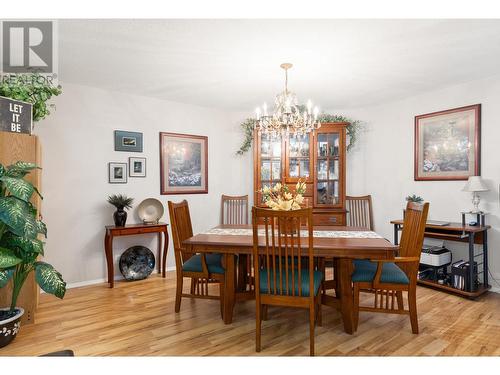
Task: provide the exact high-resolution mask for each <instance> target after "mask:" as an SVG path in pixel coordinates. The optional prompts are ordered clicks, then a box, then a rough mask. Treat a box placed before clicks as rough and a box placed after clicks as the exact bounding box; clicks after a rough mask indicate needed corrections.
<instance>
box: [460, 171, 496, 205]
mask: <svg viewBox="0 0 500 375" xmlns="http://www.w3.org/2000/svg"><path fill="white" fill-rule="evenodd" d="M488 190H490V189H488V187H487V186H486V185H485V184H484V181H483V180H482V179H481V176H469V180H468V181H467V183H466V184H465V186H464V187H463V189H462V191H469V192H471V193H472V204H473V205H474V209H473V210H472V211H471V213H480V212H481V210H480V209H479V202H480V201H481V198H480V197H479V192H480V191H488Z"/></svg>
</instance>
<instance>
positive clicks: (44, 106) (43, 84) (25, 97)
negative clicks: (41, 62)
mask: <svg viewBox="0 0 500 375" xmlns="http://www.w3.org/2000/svg"><path fill="white" fill-rule="evenodd" d="M61 93H62V88H61V86H53V85H51V84H50V83H49V82H48V81H47V80H46V79H45V77H43V76H41V75H40V74H38V73H29V74H19V75H16V76H12V77H9V78H8V79H5V80H2V81H1V82H0V96H5V97H7V98H11V99H15V100H21V101H23V102H28V103H31V104H33V121H40V120H43V119H44V118H45V117H47V116H48V115H50V109H51V108H54V107H55V106H54V104H49V103H48V101H49V100H50V99H51V98H52V96H57V95H60V94H61Z"/></svg>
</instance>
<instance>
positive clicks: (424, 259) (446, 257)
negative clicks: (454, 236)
mask: <svg viewBox="0 0 500 375" xmlns="http://www.w3.org/2000/svg"><path fill="white" fill-rule="evenodd" d="M450 263H451V251H450V250H448V249H446V248H445V247H444V241H443V240H437V239H434V238H425V239H424V244H423V245H422V254H421V255H420V264H423V265H426V266H433V267H440V266H444V265H446V264H450Z"/></svg>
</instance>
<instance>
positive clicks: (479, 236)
mask: <svg viewBox="0 0 500 375" xmlns="http://www.w3.org/2000/svg"><path fill="white" fill-rule="evenodd" d="M391 224H393V225H394V244H396V245H397V244H398V243H399V231H400V230H402V227H403V220H392V221H391ZM490 228H491V226H489V225H484V224H483V225H478V226H470V225H464V224H462V223H449V224H448V225H432V224H427V225H426V226H425V234H424V235H425V237H429V238H437V239H440V240H445V241H455V242H465V243H467V244H468V245H469V259H468V260H469V264H471V265H472V264H473V263H474V262H477V258H481V261H480V262H477V273H476V272H474V267H472V266H471V267H469V277H468V281H469V284H468V288H467V289H469V290H468V291H467V290H461V289H457V288H454V287H452V286H450V285H444V284H439V283H437V282H435V281H432V280H418V283H419V284H420V285H424V286H428V287H432V288H437V289H440V290H443V291H445V292H448V293H454V294H458V295H461V296H464V297H468V298H476V297H478V296H480V295H481V294H483V293H486V292H487V291H488V290H489V289H490V288H491V286H490V285H489V283H488V230H489V229H490ZM474 245H482V252H481V253H478V254H476V252H475V248H474ZM480 266H482V267H480ZM479 275H482V282H479V284H478V285H475V283H474V280H475V279H476V276H479Z"/></svg>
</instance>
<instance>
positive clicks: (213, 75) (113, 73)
mask: <svg viewBox="0 0 500 375" xmlns="http://www.w3.org/2000/svg"><path fill="white" fill-rule="evenodd" d="M282 62H291V63H293V64H294V67H293V69H292V70H291V71H290V73H289V88H290V89H291V90H292V91H295V92H296V93H297V95H298V97H299V100H300V101H303V102H305V101H306V100H307V99H309V98H310V99H312V100H313V102H315V103H318V104H319V105H320V108H323V109H330V110H333V109H335V108H340V109H346V108H352V107H363V106H368V105H373V104H379V103H383V102H387V101H392V100H397V99H401V98H405V97H409V96H413V95H416V94H419V93H422V92H425V91H430V90H434V89H439V88H441V87H446V86H450V85H453V84H457V83H461V82H467V81H472V80H475V79H480V78H485V77H489V76H493V75H497V74H500V69H499V66H500V65H499V62H500V20H346V19H343V20H61V21H59V77H60V80H61V81H62V82H63V83H64V82H66V83H75V84H82V85H87V86H96V87H101V88H105V89H110V90H116V91H122V92H129V93H133V94H137V95H144V96H151V97H156V98H161V99H167V100H172V101H177V102H184V103H191V104H196V105H200V106H206V107H215V108H220V109H227V110H235V111H246V110H248V111H249V112H250V111H253V109H254V108H255V107H256V106H257V105H260V104H262V103H263V102H264V101H267V102H268V103H269V104H270V103H272V102H273V100H274V96H275V95H276V94H277V93H278V92H279V91H281V89H282V87H283V84H284V76H283V72H282V70H281V69H280V68H279V65H280V64H281V63H282Z"/></svg>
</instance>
